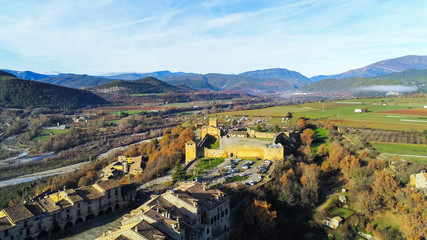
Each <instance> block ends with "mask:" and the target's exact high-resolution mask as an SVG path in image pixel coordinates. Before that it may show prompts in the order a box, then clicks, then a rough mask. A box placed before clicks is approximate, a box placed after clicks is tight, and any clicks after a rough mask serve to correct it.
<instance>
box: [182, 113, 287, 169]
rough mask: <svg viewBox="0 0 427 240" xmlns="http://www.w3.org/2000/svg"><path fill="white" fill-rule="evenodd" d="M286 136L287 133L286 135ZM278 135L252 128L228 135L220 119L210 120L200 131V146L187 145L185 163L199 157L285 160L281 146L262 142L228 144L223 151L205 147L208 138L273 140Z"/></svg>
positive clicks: (189, 143)
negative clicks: (219, 122) (221, 126)
mask: <svg viewBox="0 0 427 240" xmlns="http://www.w3.org/2000/svg"><path fill="white" fill-rule="evenodd" d="M285 134H286V133H285ZM276 135H277V134H276V133H266V132H257V131H255V130H252V129H250V128H247V130H246V131H229V132H227V133H226V134H224V133H223V132H222V130H221V129H220V128H219V127H218V119H216V118H210V119H209V121H208V125H207V126H202V128H201V129H200V137H201V139H202V141H201V144H199V146H198V145H197V144H196V143H195V142H194V141H189V142H187V143H186V145H185V162H186V163H189V162H191V161H193V160H195V159H196V158H197V156H198V155H203V156H204V157H206V158H216V157H238V158H260V159H269V160H276V161H280V160H284V147H283V146H282V145H281V144H274V143H273V144H264V143H261V142H258V143H255V144H245V143H242V144H239V143H237V144H236V143H233V144H227V145H226V146H224V147H223V148H222V149H209V148H206V147H203V142H204V141H206V139H207V138H208V137H214V138H216V139H220V141H221V140H222V139H221V138H223V137H226V138H251V139H256V138H265V139H272V142H273V139H274V138H275V137H276Z"/></svg>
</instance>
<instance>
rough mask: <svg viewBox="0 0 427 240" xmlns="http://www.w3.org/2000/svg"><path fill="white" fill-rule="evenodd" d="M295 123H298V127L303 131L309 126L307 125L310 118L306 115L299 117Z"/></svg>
mask: <svg viewBox="0 0 427 240" xmlns="http://www.w3.org/2000/svg"><path fill="white" fill-rule="evenodd" d="M295 123H296V125H297V127H298V129H299V130H300V131H302V130H304V129H305V128H306V127H307V125H308V119H307V118H305V117H299V118H298V119H297V121H296V122H295Z"/></svg>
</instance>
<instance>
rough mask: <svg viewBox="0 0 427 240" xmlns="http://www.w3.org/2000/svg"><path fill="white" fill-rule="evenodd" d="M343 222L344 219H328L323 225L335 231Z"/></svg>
mask: <svg viewBox="0 0 427 240" xmlns="http://www.w3.org/2000/svg"><path fill="white" fill-rule="evenodd" d="M341 222H342V218H341V217H338V216H337V217H333V218H328V217H327V218H325V219H324V220H323V224H325V225H326V226H328V227H330V228H333V229H335V228H337V227H338V226H339V225H340V223H341Z"/></svg>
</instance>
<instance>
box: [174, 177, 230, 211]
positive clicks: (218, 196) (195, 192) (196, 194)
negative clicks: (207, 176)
mask: <svg viewBox="0 0 427 240" xmlns="http://www.w3.org/2000/svg"><path fill="white" fill-rule="evenodd" d="M175 192H176V193H178V196H180V198H181V195H182V194H179V192H184V193H187V194H188V195H189V198H190V197H191V198H193V199H198V200H199V202H200V203H201V204H202V205H204V206H205V207H206V208H208V209H212V208H215V207H217V206H219V205H221V204H223V203H224V202H226V201H229V197H227V196H225V194H224V192H222V191H221V190H218V189H204V188H203V185H202V184H201V183H199V182H188V183H182V184H181V185H179V186H178V187H177V188H175ZM176 193H175V194H176Z"/></svg>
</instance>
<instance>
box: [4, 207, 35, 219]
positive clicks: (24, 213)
mask: <svg viewBox="0 0 427 240" xmlns="http://www.w3.org/2000/svg"><path fill="white" fill-rule="evenodd" d="M4 211H5V213H6V214H7V216H8V217H9V218H10V220H12V222H13V223H17V222H19V221H23V220H25V219H28V218H32V217H34V215H33V214H32V213H31V212H30V211H29V210H28V209H27V208H26V207H25V206H24V205H22V204H20V205H16V206H13V207H8V208H6V209H4Z"/></svg>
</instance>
